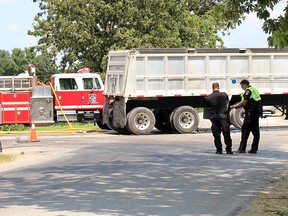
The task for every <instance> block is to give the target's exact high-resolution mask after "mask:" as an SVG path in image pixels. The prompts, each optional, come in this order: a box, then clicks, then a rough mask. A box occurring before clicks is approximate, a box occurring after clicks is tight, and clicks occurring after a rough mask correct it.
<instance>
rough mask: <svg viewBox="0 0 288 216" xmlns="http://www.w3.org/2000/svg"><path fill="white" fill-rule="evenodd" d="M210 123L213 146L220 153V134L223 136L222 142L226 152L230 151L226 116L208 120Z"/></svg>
mask: <svg viewBox="0 0 288 216" xmlns="http://www.w3.org/2000/svg"><path fill="white" fill-rule="evenodd" d="M210 121H211V123H212V126H211V130H212V134H213V137H214V144H215V147H216V149H217V151H222V142H221V132H222V133H223V136H224V142H225V145H226V151H231V149H232V139H231V136H230V123H229V121H228V118H227V114H220V115H219V116H214V117H212V118H210Z"/></svg>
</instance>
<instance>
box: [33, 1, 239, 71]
mask: <svg viewBox="0 0 288 216" xmlns="http://www.w3.org/2000/svg"><path fill="white" fill-rule="evenodd" d="M33 1H34V2H36V3H39V8H40V10H41V12H40V13H38V14H37V15H36V16H35V23H34V26H33V28H34V30H31V31H29V34H30V35H34V36H37V37H39V38H40V39H39V42H38V45H39V46H38V48H39V49H41V50H45V51H47V52H48V53H49V54H50V55H51V56H54V57H55V56H56V55H60V56H61V68H62V69H67V68H73V67H75V66H89V67H91V68H92V69H93V71H98V72H101V71H103V70H104V69H105V66H106V59H107V56H106V55H107V53H108V51H109V50H111V49H129V48H139V47H141V48H152V47H153V48H165V47H219V46H220V47H221V46H223V41H222V40H221V38H220V37H219V36H218V32H219V31H221V30H223V31H225V30H227V28H230V27H233V26H235V22H237V21H238V18H239V17H237V16H233V17H232V18H231V19H230V18H229V17H228V18H226V16H222V15H223V14H224V11H225V10H223V8H224V7H226V4H225V3H224V1H223V0H216V1H215V0H182V1H179V0H169V1H167V0H142V1H139V0H118V1H115V0H97V1H95V0H79V1H75V0H33ZM219 17H223V19H222V18H221V19H219Z"/></svg>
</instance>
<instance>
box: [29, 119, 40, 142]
mask: <svg viewBox="0 0 288 216" xmlns="http://www.w3.org/2000/svg"><path fill="white" fill-rule="evenodd" d="M30 142H39V140H38V139H37V135H36V127H35V124H34V123H32V127H31V133H30Z"/></svg>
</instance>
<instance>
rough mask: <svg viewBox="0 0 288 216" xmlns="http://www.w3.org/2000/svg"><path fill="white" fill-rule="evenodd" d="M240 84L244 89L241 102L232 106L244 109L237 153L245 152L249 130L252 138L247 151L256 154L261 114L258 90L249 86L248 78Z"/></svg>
mask: <svg viewBox="0 0 288 216" xmlns="http://www.w3.org/2000/svg"><path fill="white" fill-rule="evenodd" d="M240 85H241V88H242V89H243V90H244V93H243V94H242V95H241V102H240V103H238V104H236V105H233V106H232V108H236V109H238V108H240V107H243V108H244V109H245V117H244V122H243V125H242V128H241V142H240V146H239V149H238V151H237V153H246V147H247V140H248V138H249V135H250V132H252V134H253V136H254V138H253V142H252V145H251V150H249V151H248V153H251V154H257V151H258V145H259V140H260V131H259V117H260V115H261V114H262V106H261V97H260V94H259V92H258V90H257V89H256V88H255V87H253V86H251V85H250V83H249V81H248V80H246V79H244V80H242V81H241V82H240Z"/></svg>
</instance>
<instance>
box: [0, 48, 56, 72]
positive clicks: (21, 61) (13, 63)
mask: <svg viewBox="0 0 288 216" xmlns="http://www.w3.org/2000/svg"><path fill="white" fill-rule="evenodd" d="M30 63H31V64H34V65H35V66H36V74H37V75H51V74H54V73H57V72H58V69H57V67H56V64H55V62H54V61H53V59H51V58H50V57H49V56H48V55H47V54H40V53H36V52H35V48H33V47H30V48H25V49H24V50H22V49H20V48H15V49H13V50H12V53H11V54H10V53H9V51H5V50H0V75H2V76H16V75H18V74H19V73H21V72H24V71H26V70H27V67H28V65H29V64H30Z"/></svg>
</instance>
